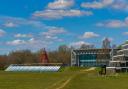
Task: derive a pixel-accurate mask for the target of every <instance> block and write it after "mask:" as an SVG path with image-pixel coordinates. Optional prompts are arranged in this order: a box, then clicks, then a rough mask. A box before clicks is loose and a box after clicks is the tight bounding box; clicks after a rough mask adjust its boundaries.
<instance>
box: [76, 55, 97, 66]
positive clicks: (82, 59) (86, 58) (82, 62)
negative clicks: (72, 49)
mask: <svg viewBox="0 0 128 89" xmlns="http://www.w3.org/2000/svg"><path fill="white" fill-rule="evenodd" d="M79 66H96V54H81V55H79Z"/></svg>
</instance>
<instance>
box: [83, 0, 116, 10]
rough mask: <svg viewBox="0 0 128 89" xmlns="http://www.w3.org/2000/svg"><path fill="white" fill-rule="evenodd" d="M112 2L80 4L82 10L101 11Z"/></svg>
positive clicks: (102, 0) (105, 0) (101, 0)
mask: <svg viewBox="0 0 128 89" xmlns="http://www.w3.org/2000/svg"><path fill="white" fill-rule="evenodd" d="M113 2H114V0H100V1H94V2H84V3H82V4H81V6H82V7H84V8H93V9H101V8H104V7H106V6H108V5H111V4H112V3H113Z"/></svg>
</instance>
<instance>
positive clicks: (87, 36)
mask: <svg viewBox="0 0 128 89" xmlns="http://www.w3.org/2000/svg"><path fill="white" fill-rule="evenodd" d="M95 37H99V34H96V33H94V32H85V33H84V35H83V36H82V37H81V38H83V39H84V38H95Z"/></svg>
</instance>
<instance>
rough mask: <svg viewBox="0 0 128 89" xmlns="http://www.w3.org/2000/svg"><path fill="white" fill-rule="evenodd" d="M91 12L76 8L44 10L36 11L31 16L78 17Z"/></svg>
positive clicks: (51, 17)
mask: <svg viewBox="0 0 128 89" xmlns="http://www.w3.org/2000/svg"><path fill="white" fill-rule="evenodd" d="M92 14H93V13H92V12H91V11H81V10H76V9H70V10H49V9H48V10H44V11H36V12H35V13H34V14H33V16H34V17H39V18H45V19H46V18H47V19H60V18H63V17H79V16H83V15H86V16H90V15H92Z"/></svg>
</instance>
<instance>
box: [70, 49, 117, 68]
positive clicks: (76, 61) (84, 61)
mask: <svg viewBox="0 0 128 89" xmlns="http://www.w3.org/2000/svg"><path fill="white" fill-rule="evenodd" d="M114 51H117V49H114V50H113V52H114ZM111 53H112V49H84V50H72V53H71V65H72V66H85V67H96V66H101V65H107V66H108V64H109V61H110V60H111V56H112V55H111Z"/></svg>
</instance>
